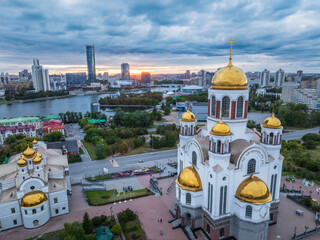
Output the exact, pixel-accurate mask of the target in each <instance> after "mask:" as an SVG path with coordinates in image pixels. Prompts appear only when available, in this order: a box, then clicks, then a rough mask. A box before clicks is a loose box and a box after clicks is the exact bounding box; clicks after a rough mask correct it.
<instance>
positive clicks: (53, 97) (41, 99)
mask: <svg viewBox="0 0 320 240" xmlns="http://www.w3.org/2000/svg"><path fill="white" fill-rule="evenodd" d="M106 93H109V92H108V91H101V92H89V93H82V94H76V95H73V94H68V95H63V96H52V97H42V98H32V99H23V100H12V101H6V100H3V101H0V105H1V104H6V105H11V104H18V103H29V102H38V101H46V100H54V99H61V98H69V97H80V96H88V95H100V94H106ZM112 93H113V92H112ZM110 94H111V93H110Z"/></svg>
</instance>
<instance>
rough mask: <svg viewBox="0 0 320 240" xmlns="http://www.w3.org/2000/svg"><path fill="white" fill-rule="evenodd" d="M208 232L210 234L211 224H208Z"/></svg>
mask: <svg viewBox="0 0 320 240" xmlns="http://www.w3.org/2000/svg"><path fill="white" fill-rule="evenodd" d="M207 233H208V234H210V226H209V224H207Z"/></svg>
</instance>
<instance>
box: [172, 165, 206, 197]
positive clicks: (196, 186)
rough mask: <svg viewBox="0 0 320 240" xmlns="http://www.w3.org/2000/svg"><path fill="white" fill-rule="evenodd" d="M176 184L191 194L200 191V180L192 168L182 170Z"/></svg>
mask: <svg viewBox="0 0 320 240" xmlns="http://www.w3.org/2000/svg"><path fill="white" fill-rule="evenodd" d="M176 183H177V184H178V185H179V187H181V188H182V189H184V190H188V191H193V192H197V191H201V190H202V184H201V179H200V176H199V174H198V172H197V170H196V169H195V168H194V166H190V167H186V168H184V169H182V171H181V172H180V174H179V176H178V178H177V180H176Z"/></svg>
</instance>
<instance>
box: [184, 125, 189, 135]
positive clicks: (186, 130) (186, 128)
mask: <svg viewBox="0 0 320 240" xmlns="http://www.w3.org/2000/svg"><path fill="white" fill-rule="evenodd" d="M184 135H185V136H187V135H188V127H184Z"/></svg>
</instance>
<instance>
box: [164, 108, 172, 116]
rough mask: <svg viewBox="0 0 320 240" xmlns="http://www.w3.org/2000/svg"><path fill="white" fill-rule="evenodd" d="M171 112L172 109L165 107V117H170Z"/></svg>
mask: <svg viewBox="0 0 320 240" xmlns="http://www.w3.org/2000/svg"><path fill="white" fill-rule="evenodd" d="M170 112H171V109H170V107H165V108H164V115H166V116H167V115H169V114H170Z"/></svg>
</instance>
